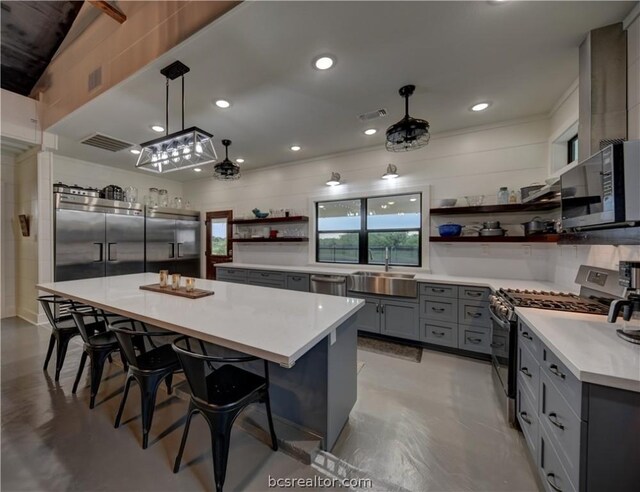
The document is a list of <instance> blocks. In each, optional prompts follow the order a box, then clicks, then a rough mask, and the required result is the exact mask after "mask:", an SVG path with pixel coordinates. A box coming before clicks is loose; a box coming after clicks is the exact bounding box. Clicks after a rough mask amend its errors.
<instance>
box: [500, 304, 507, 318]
mask: <svg viewBox="0 0 640 492" xmlns="http://www.w3.org/2000/svg"><path fill="white" fill-rule="evenodd" d="M498 312H499V313H500V315H501V316H507V314H508V313H509V308H508V307H507V306H504V305H501V306H500V307H499V308H498Z"/></svg>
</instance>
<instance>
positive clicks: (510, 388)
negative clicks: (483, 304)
mask: <svg viewBox="0 0 640 492" xmlns="http://www.w3.org/2000/svg"><path fill="white" fill-rule="evenodd" d="M489 310H490V313H491V363H492V365H493V370H494V372H495V375H496V376H497V377H498V379H499V381H500V384H501V386H502V391H503V392H504V394H505V396H506V397H508V398H515V396H516V388H515V369H516V368H515V364H516V360H515V334H516V324H515V323H513V322H510V321H507V320H505V319H503V318H500V317H499V316H498V315H497V314H495V313H494V312H493V311H492V310H491V309H489Z"/></svg>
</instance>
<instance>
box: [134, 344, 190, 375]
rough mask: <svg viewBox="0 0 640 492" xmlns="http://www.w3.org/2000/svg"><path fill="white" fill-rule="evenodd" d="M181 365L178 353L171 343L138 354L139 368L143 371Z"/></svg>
mask: <svg viewBox="0 0 640 492" xmlns="http://www.w3.org/2000/svg"><path fill="white" fill-rule="evenodd" d="M173 366H175V367H180V363H179V362H178V358H177V357H176V353H175V352H174V351H173V349H172V348H171V345H169V344H166V345H160V346H159V347H156V348H154V349H151V350H149V351H148V352H145V353H144V354H140V355H138V358H137V368H138V369H139V370H141V371H156V370H158V369H165V368H167V367H173Z"/></svg>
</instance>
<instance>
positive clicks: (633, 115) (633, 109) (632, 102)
mask: <svg viewBox="0 0 640 492" xmlns="http://www.w3.org/2000/svg"><path fill="white" fill-rule="evenodd" d="M636 10H640V9H638V8H637V9H636ZM627 43H628V45H627V77H628V81H627V105H628V108H629V113H628V118H629V119H628V125H629V126H628V131H629V139H638V138H640V16H638V17H636V18H635V20H634V21H633V22H631V24H629V26H628V27H627Z"/></svg>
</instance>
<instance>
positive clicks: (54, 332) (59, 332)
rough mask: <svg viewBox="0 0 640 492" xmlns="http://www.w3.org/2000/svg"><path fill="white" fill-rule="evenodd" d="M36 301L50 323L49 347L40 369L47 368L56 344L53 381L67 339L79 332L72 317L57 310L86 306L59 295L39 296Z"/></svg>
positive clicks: (58, 375) (59, 368)
mask: <svg viewBox="0 0 640 492" xmlns="http://www.w3.org/2000/svg"><path fill="white" fill-rule="evenodd" d="M38 301H39V302H40V304H41V305H42V309H43V310H44V313H45V314H46V315H47V319H48V320H49V323H50V324H51V338H50V339H49V348H48V349H47V356H46V358H45V360H44V366H43V368H42V370H43V371H46V370H47V367H48V366H49V359H51V354H53V348H54V346H56V375H55V381H58V380H59V379H60V370H61V369H62V364H64V358H65V355H66V354H67V347H68V346H69V340H71V339H72V338H73V337H75V336H76V335H79V333H80V332H79V331H78V327H77V326H76V323H75V321H74V320H73V317H72V316H71V315H70V314H67V313H66V312H65V313H64V314H62V315H60V314H59V312H60V311H63V310H64V311H66V310H68V309H74V310H77V309H79V308H82V307H86V306H84V305H83V304H80V303H78V302H75V301H72V300H69V299H64V298H62V297H60V296H40V297H38ZM56 307H57V309H56Z"/></svg>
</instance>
